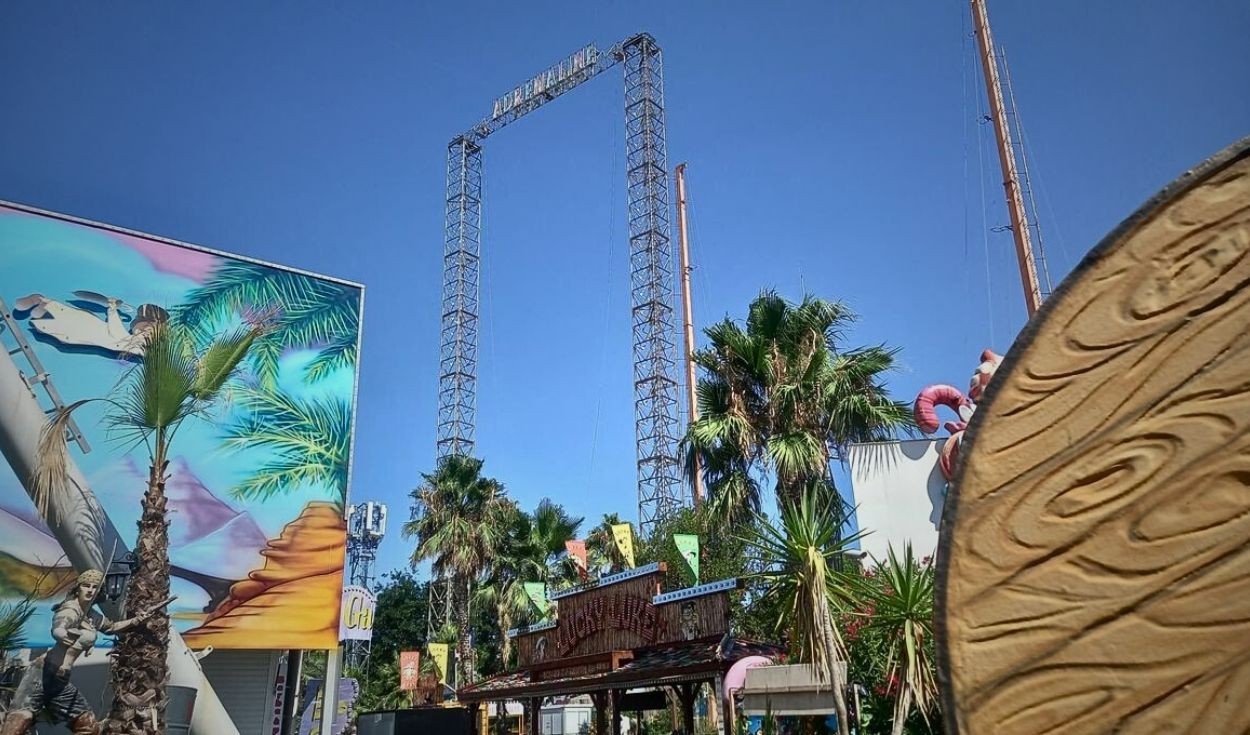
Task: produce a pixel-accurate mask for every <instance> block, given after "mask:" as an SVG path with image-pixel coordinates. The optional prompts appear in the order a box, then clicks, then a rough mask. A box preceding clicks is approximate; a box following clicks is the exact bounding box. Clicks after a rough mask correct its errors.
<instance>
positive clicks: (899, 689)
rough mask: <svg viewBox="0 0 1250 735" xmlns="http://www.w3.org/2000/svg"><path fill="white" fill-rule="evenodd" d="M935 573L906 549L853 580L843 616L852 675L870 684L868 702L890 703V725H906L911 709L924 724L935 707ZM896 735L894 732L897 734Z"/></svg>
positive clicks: (893, 553) (892, 551)
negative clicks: (849, 602) (882, 700)
mask: <svg viewBox="0 0 1250 735" xmlns="http://www.w3.org/2000/svg"><path fill="white" fill-rule="evenodd" d="M933 592H934V571H933V566H932V564H930V563H929V560H928V559H923V560H917V559H916V558H915V555H914V554H913V552H912V549H911V545H910V544H908V545H907V546H906V547H905V548H904V550H903V555H902V556H901V557H899V556H898V555H896V554H895V552H894V549H893V548H891V549H890V550H889V553H888V557H887V559H886V561H885V562H884V563H882V564H879V565H877V566H876V568H875V569H869V570H867V571H865V572H863V573H861V574H859V575H856V576H855V577H853V584H852V598H853V605H852V607H851V609H850V610H849V611H848V612H847V613H846V614H845V615H844V622H845V626H846V629H847V635H848V637H852V636H853V637H854V642H855V645H854V646H853V647H852V649H853V651H854V654H855V655H853V657H852V667H853V668H852V671H853V673H854V674H855V675H857V676H859V677H861V678H862V680H863V681H865V682H871V683H872V686H871V690H872V691H871V697H877V698H888V699H889V700H890V701H891V707H892V714H891V717H890V720H891V722H892V723H900V722H907V721H908V720H909V719H911V718H912V714H913V708H914V710H915V712H916V713H917V714H918V715H919V717H920V719H921V720H922V721H924V722H925V724H926V726H927V725H928V724H929V723H928V720H929V714H930V713H931V712H932V711H933V710H934V709H935V708H936V706H937V681H936V663H935V662H936V658H935V651H934V639H935V635H934V627H933V625H934V624H933V621H934V607H933ZM896 732H897V731H896Z"/></svg>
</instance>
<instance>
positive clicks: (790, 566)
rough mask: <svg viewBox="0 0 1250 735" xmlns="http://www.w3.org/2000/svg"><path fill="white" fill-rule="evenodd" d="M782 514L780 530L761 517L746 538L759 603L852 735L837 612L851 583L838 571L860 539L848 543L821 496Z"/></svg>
mask: <svg viewBox="0 0 1250 735" xmlns="http://www.w3.org/2000/svg"><path fill="white" fill-rule="evenodd" d="M780 511H781V525H780V526H774V525H773V524H772V522H771V521H769V520H768V519H767V518H765V517H763V516H759V517H757V519H756V521H757V522H756V523H755V524H754V525H752V526H751V527H750V530H749V531H748V535H747V536H745V537H744V539H743V540H744V541H746V542H747V543H748V544H749V545H750V546H749V548H750V549H751V556H752V557H753V558H752V559H751V561H752V562H753V563H754V564H755V565H757V566H756V568H757V569H759V571H757V572H754V573H752V574H751V575H750V576H751V578H752V579H753V580H754V581H755V582H756V583H758V584H759V586H760V587H761V588H762V593H761V595H760V597H759V598H758V599H757V600H756V601H755V603H756V604H759V605H764V606H771V608H772V609H775V610H777V611H778V614H777V617H776V619H775V621H774V625H775V630H776V632H777V633H779V634H782V635H784V636H785V637H786V638H788V639H789V641H790V646H791V648H792V650H793V652H794V653H795V654H796V656H797V657H798V660H799V661H801V662H803V663H807V664H810V665H811V666H812V669H813V671H814V672H815V674H816V676H817V678H818V680H820V681H822V682H829V684H830V687H831V689H832V690H833V699H834V709H835V710H836V711H837V715H838V732H839V733H840V735H847V733H848V723H847V709H846V681H845V675H844V673H843V670H842V668H841V666H840V664H839V662H845V661H846V659H847V657H846V646H845V644H844V643H843V641H842V636H841V634H840V633H839V632H838V629H837V627H836V626H835V625H834V623H833V617H832V610H833V608H834V607H835V606H837V605H839V604H840V603H841V601H842V599H843V598H844V596H845V595H846V589H847V585H848V584H849V582H848V581H847V580H846V579H845V578H844V575H843V574H842V573H841V572H839V571H837V569H838V564H837V559H838V557H839V556H841V555H842V554H843V553H844V552H845V550H846V548H847V545H848V544H850V543H851V542H853V541H855V540H856V539H857V538H858V536H853V537H850V538H842V537H841V535H840V534H839V528H838V522H837V521H836V520H835V516H834V514H833V513H832V511H831V508H830V506H829V504H828V503H827V502H825V501H824V500H822V498H821V496H819V495H817V494H815V493H803V494H802V495H800V497H799V498H798V500H797V502H793V503H783V504H782V505H781V507H780Z"/></svg>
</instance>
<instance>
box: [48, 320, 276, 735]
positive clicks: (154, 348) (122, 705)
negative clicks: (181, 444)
mask: <svg viewBox="0 0 1250 735" xmlns="http://www.w3.org/2000/svg"><path fill="white" fill-rule="evenodd" d="M262 333H263V329H262V327H261V326H253V327H249V328H242V329H238V330H236V331H234V332H232V333H230V334H228V335H226V336H222V337H218V338H217V339H215V340H212V341H211V342H209V343H208V345H207V346H206V347H204V348H203V349H201V350H198V351H197V349H196V339H195V337H194V336H193V335H192V334H190V332H189V331H187V330H186V329H184V328H182V327H179V326H176V325H173V324H168V323H159V324H156V325H154V326H153V327H152V329H151V330H150V331H148V332H147V333H146V335H145V348H144V358H143V362H142V363H140V364H139V365H137V366H135V367H134V368H133V369H132V370H131V371H130V372H129V373H128V374H127V376H126V378H125V380H124V381H123V382H122V383H121V385H120V386H119V387H118V390H117V392H116V394H115V395H114V396H110V397H105V398H94V399H84V400H80V401H77V402H75V403H73V404H70V405H69V406H67V407H65V408H64V409H61V410H60V411H58V412H57V413H56V414H54V416H53V418H52V420H51V421H49V423H48V426H47V427H45V429H44V432H43V435H42V437H41V439H40V445H39V458H38V466H37V467H36V470H35V489H36V496H37V497H36V498H35V501H36V505H37V506H38V507H40V508H41V509H46V508H47V507H48V501H49V499H50V498H51V497H52V496H53V495H54V494H64V493H69V492H71V487H70V485H71V483H70V478H69V471H68V465H69V461H70V460H69V454H68V449H67V447H66V445H65V425H66V423H67V422H68V421H69V420H70V416H71V415H72V413H73V412H74V411H75V410H76V409H78V408H79V407H81V406H83V405H85V404H87V403H90V402H92V401H103V402H105V403H107V404H108V405H109V407H110V409H109V413H108V421H109V423H110V426H111V428H112V429H113V430H114V431H115V432H117V433H118V435H119V436H121V437H123V438H129V439H131V440H133V441H134V442H135V443H136V445H142V446H146V447H147V449H148V459H149V471H148V487H147V491H146V492H145V493H144V495H143V500H142V502H141V506H142V513H141V515H140V518H139V533H138V537H137V539H136V543H135V556H136V560H137V561H136V565H135V567H134V570H133V573H132V575H131V577H130V583H129V586H128V588H127V595H126V601H127V605H128V607H129V609H130V610H155V612H154V613H153V614H152V615H151V616H150V617H149V618H148V623H147V624H146V625H141V626H136V627H135V628H131V629H129V630H127V631H126V632H125V633H123V634H122V635H121V636H120V637H119V638H118V642H117V646H116V647H115V648H114V656H115V660H114V663H113V665H112V666H111V667H110V671H111V680H112V681H111V683H112V687H113V692H114V698H113V708H112V712H111V714H110V716H109V724H108V730H107V731H106V732H110V733H142V734H143V735H155V734H156V733H163V732H165V706H166V704H167V698H166V692H165V684H166V682H167V681H168V680H169V665H168V663H167V660H166V653H167V651H168V648H169V631H170V627H169V613H168V611H167V610H166V609H165V608H164V607H159V608H158V607H157V605H160V604H161V603H164V602H166V601H167V600H168V597H169V531H168V528H169V519H168V514H167V512H166V503H167V500H166V496H165V481H166V474H165V473H166V471H167V470H168V466H169V461H168V458H169V455H170V445H171V443H172V441H173V440H174V438H175V436H176V434H177V432H178V429H179V427H181V426H182V424H183V422H184V421H186V420H187V419H189V418H191V417H194V416H203V415H205V414H206V413H207V412H208V411H209V410H210V409H211V408H212V407H213V406H214V404H215V403H216V402H217V400H218V398H219V396H220V395H221V393H222V388H223V387H224V386H225V384H226V381H227V380H229V379H230V376H231V375H233V374H234V371H235V369H236V368H237V367H238V365H239V363H240V362H241V361H242V360H243V359H244V358H245V357H246V356H247V353H248V350H249V349H250V348H251V346H252V345H253V344H254V343H255V342H256V340H257V339H258V338H259V337H260V336H261V335H262ZM45 512H46V511H45ZM136 703H142V705H141V706H139V705H136ZM153 710H154V711H155V712H156V717H155V718H154V720H153V721H149V719H148V712H150V711H153Z"/></svg>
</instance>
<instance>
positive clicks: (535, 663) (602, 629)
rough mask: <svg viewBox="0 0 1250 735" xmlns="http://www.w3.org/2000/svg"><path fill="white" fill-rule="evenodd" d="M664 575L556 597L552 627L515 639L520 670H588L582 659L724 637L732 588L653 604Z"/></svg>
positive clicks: (659, 572) (660, 572)
mask: <svg viewBox="0 0 1250 735" xmlns="http://www.w3.org/2000/svg"><path fill="white" fill-rule="evenodd" d="M663 575H664V569H663V567H660V568H658V569H657V570H656V571H654V572H651V573H647V574H642V575H639V576H636V577H632V578H628V579H625V580H623V581H620V582H616V583H614V584H606V585H602V586H599V587H593V588H590V589H587V590H585V591H582V592H578V593H576V594H574V595H571V596H568V597H563V598H560V599H559V600H558V602H557V604H558V606H559V612H558V618H557V622H556V624H555V626H553V627H548V628H546V629H543V630H537V631H533V632H529V633H520V634H518V635H517V637H516V648H517V666H518V668H521V669H531V668H552V667H553V664H554V663H555V662H567V663H568V664H569V665H572V666H579V665H580V666H590V665H593V664H592V663H591V662H588V661H585V660H580V659H583V658H584V657H588V656H596V655H600V654H609V653H612V652H621V651H631V650H633V649H636V648H645V647H647V646H655V645H661V644H666V643H677V642H682V641H691V640H699V639H703V638H711V637H717V638H719V637H720V636H722V635H724V633H725V631H726V630H728V629H729V598H728V592H729V589H732V588H733V587H732V586H729V587H726V588H724V589H721V590H719V591H716V592H711V593H708V594H699V595H691V596H689V597H681V596H680V595H678V596H677V599H672V600H671V601H667V602H664V601H662V602H661V603H660V604H658V605H657V604H655V598H656V596H657V595H658V594H659V592H660V582H661V580H662V578H663ZM705 586H706V587H711V585H705ZM696 589H697V588H696ZM669 597H671V596H666V597H665V599H668V598H669ZM569 659H579V661H569ZM595 663H598V662H595Z"/></svg>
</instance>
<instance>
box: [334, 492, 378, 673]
mask: <svg viewBox="0 0 1250 735" xmlns="http://www.w3.org/2000/svg"><path fill="white" fill-rule="evenodd" d="M385 535H386V505H384V504H383V503H375V502H373V501H369V502H366V503H360V504H358V505H353V506H351V507H350V508H348V510H347V579H348V584H351V585H356V586H358V587H364V588H365V589H367V590H369V591H370V592H372V591H373V582H374V577H373V563H374V562H375V561H376V560H377V558H378V546H380V545H381V543H382V538H383V537H384V536H385ZM369 649H370V641H345V642H344V650H345V653H346V655H347V665H348V666H351V667H353V668H361V667H362V666H364V663H365V661H366V660H367V659H368V658H369Z"/></svg>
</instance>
